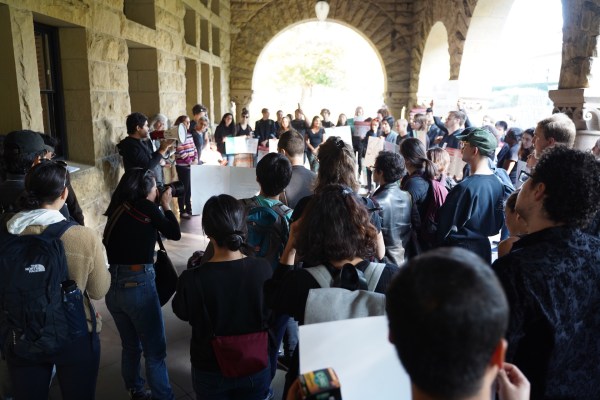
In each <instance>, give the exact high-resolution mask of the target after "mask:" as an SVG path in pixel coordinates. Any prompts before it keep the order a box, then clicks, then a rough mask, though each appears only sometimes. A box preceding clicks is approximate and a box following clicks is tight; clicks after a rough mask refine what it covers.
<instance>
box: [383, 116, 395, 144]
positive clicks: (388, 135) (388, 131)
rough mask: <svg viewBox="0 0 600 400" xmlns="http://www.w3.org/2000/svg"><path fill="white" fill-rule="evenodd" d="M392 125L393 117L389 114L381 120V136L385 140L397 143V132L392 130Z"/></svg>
mask: <svg viewBox="0 0 600 400" xmlns="http://www.w3.org/2000/svg"><path fill="white" fill-rule="evenodd" d="M392 126H394V117H392V116H389V117H385V118H383V119H382V120H381V136H382V137H384V138H385V141H386V142H390V143H394V144H397V143H396V142H397V141H398V137H399V135H398V132H396V131H394V130H392Z"/></svg>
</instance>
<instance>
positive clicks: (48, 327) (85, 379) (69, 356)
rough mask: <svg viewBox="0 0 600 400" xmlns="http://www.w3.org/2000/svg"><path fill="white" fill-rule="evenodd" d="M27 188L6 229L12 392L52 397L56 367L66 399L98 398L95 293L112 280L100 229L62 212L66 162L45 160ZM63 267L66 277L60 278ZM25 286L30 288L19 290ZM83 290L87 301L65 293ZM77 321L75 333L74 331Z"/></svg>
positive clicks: (6, 352) (3, 326) (0, 331)
mask: <svg viewBox="0 0 600 400" xmlns="http://www.w3.org/2000/svg"><path fill="white" fill-rule="evenodd" d="M24 185H25V192H24V193H23V195H22V196H21V198H20V209H21V211H19V212H18V213H16V214H14V215H13V216H12V217H11V218H10V219H8V220H7V221H6V223H4V222H3V225H4V226H2V227H1V228H0V231H1V234H0V243H2V244H3V246H0V260H1V261H0V271H1V274H2V285H0V286H1V288H0V297H2V303H1V304H0V315H2V321H1V322H0V338H1V339H2V340H0V341H1V342H2V347H3V348H2V353H3V356H4V357H5V358H6V362H7V364H8V368H9V370H10V377H11V383H12V386H13V388H12V389H13V392H12V393H9V394H11V395H13V396H14V398H15V399H47V398H48V390H49V386H50V381H51V377H52V368H53V366H54V365H55V366H56V371H57V376H58V383H59V385H60V389H61V393H62V398H63V399H93V398H94V395H95V392H96V379H97V377H98V366H99V362H100V340H99V338H98V332H99V331H100V329H101V320H100V319H99V317H98V316H97V314H96V313H95V312H94V310H93V307H92V306H91V302H90V301H89V298H92V299H96V300H98V299H101V298H102V297H103V296H104V295H105V294H106V291H107V290H108V287H109V284H110V276H109V274H108V271H107V270H106V258H105V255H104V248H103V246H102V243H101V241H100V238H99V237H98V235H97V234H96V233H95V232H94V230H92V229H90V228H87V227H84V226H79V225H77V224H76V223H74V222H72V221H69V220H68V219H66V218H65V216H64V215H63V214H61V213H60V209H61V208H62V207H63V205H64V204H65V201H66V199H67V196H68V192H69V187H70V179H69V172H68V171H67V165H66V163H65V162H64V161H50V160H43V161H42V162H41V163H40V164H37V165H36V166H34V167H32V168H31V170H30V171H29V172H28V173H27V175H26V176H25V181H24ZM34 237H38V238H39V239H37V240H34V239H33V238H34ZM58 242H60V244H58ZM25 249H26V250H25ZM58 249H59V250H58ZM24 264H25V265H24ZM18 265H20V266H19V267H17V266H18ZM64 267H66V275H67V280H62V279H63V277H62V276H61V269H62V268H64ZM21 268H23V272H19V271H17V269H21ZM55 279H60V281H58V282H60V285H56V283H57V281H56V280H55ZM67 282H68V285H69V286H70V289H71V290H70V291H69V292H63V291H62V289H60V287H62V288H63V289H64V288H65V284H67ZM52 283H54V284H52ZM23 285H26V287H27V290H23V291H21V292H20V293H19V292H17V291H16V290H15V288H23V287H24V286H23ZM74 286H75V289H73V287H74ZM57 287H58V289H57ZM77 288H79V289H80V290H81V292H85V293H87V295H86V296H85V298H84V297H83V296H82V295H81V292H79V290H77V292H78V296H77V298H76V299H72V297H70V295H69V294H67V293H73V292H74V291H75V290H76V289H77ZM57 290H58V291H60V292H59V293H58V296H56V295H57ZM40 293H42V295H41V296H40ZM63 295H64V296H65V297H63ZM88 296H89V297H88ZM66 297H68V298H69V299H70V300H65V298H66ZM71 300H72V301H73V302H72V303H71ZM66 301H69V303H71V304H73V305H74V309H73V311H72V312H69V313H67V312H65V314H62V313H60V311H59V310H60V309H61V308H62V306H61V305H60V303H63V302H66ZM46 302H47V303H46ZM77 303H79V304H77ZM82 303H83V304H82ZM40 307H43V311H41V312H40V311H39V309H40ZM77 310H79V312H78V311H77ZM40 314H41V315H40ZM42 316H43V317H45V318H42ZM72 318H75V319H77V322H78V324H79V325H78V326H77V327H76V328H77V331H72V330H71V328H72V327H73V326H72V325H71V322H72V321H73V319H72ZM11 331H12V332H11ZM13 335H15V336H13ZM2 383H3V384H5V383H7V382H2ZM0 397H1V396H0Z"/></svg>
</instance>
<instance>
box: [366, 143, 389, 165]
mask: <svg viewBox="0 0 600 400" xmlns="http://www.w3.org/2000/svg"><path fill="white" fill-rule="evenodd" d="M383 142H384V140H383V139H381V138H378V137H375V136H369V142H368V143H367V151H366V152H365V162H364V163H363V165H364V166H366V167H367V168H368V167H373V166H374V165H375V159H376V158H377V156H378V155H379V152H380V151H383V144H384V143H383Z"/></svg>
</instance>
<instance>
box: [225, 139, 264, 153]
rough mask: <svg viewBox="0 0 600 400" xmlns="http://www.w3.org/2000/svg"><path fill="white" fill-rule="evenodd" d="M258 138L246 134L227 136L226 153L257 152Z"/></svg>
mask: <svg viewBox="0 0 600 400" xmlns="http://www.w3.org/2000/svg"><path fill="white" fill-rule="evenodd" d="M257 147H258V139H251V138H248V137H246V136H227V137H226V138H225V153H226V154H256V149H257Z"/></svg>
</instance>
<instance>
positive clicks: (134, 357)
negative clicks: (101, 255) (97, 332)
mask: <svg viewBox="0 0 600 400" xmlns="http://www.w3.org/2000/svg"><path fill="white" fill-rule="evenodd" d="M129 267H130V266H126V265H124V266H120V265H115V264H113V265H111V266H110V275H111V283H110V289H109V291H108V293H107V294H106V306H107V308H108V311H110V313H111V315H112V316H113V318H114V321H115V325H116V326H117V329H118V330H119V335H120V336H121V343H122V346H123V349H122V351H121V376H122V377H123V380H124V381H125V386H126V388H127V390H134V391H136V392H137V391H141V390H143V388H144V379H142V377H141V375H140V367H141V364H140V357H141V355H142V350H143V351H144V359H145V360H146V379H147V380H148V386H149V387H150V390H151V391H152V397H153V398H154V399H159V400H172V399H174V396H173V391H172V390H171V384H170V383H169V375H168V373H167V365H166V364H165V357H166V356H167V345H166V340H165V326H164V323H163V317H162V310H161V307H160V302H159V300H158V294H157V293H156V286H155V284H154V277H155V273H154V265H152V264H143V265H142V268H141V270H140V271H132V270H130V268H129Z"/></svg>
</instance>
